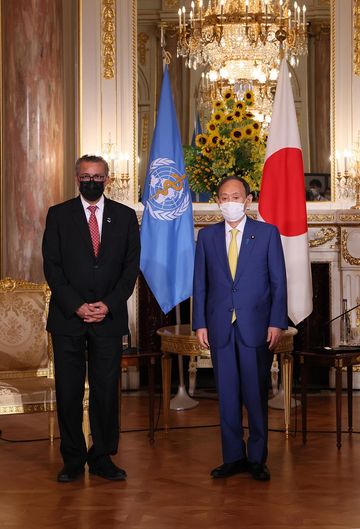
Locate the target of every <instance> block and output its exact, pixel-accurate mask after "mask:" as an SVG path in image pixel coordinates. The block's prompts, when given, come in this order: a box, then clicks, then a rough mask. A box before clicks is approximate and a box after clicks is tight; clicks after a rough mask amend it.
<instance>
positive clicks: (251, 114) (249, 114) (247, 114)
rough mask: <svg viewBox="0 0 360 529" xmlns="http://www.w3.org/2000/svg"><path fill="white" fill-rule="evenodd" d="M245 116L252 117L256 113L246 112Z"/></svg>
mask: <svg viewBox="0 0 360 529" xmlns="http://www.w3.org/2000/svg"><path fill="white" fill-rule="evenodd" d="M245 117H247V118H248V119H252V118H253V117H254V114H253V113H252V112H246V114H245Z"/></svg>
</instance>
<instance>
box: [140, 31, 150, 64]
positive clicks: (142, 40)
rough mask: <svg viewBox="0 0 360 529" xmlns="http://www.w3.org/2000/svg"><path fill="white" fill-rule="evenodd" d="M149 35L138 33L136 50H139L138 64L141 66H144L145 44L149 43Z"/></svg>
mask: <svg viewBox="0 0 360 529" xmlns="http://www.w3.org/2000/svg"><path fill="white" fill-rule="evenodd" d="M149 38H150V37H149V35H148V34H147V33H144V32H143V31H142V32H141V33H139V36H138V50H139V62H140V64H141V65H142V66H145V65H146V52H147V47H146V45H147V43H148V41H149Z"/></svg>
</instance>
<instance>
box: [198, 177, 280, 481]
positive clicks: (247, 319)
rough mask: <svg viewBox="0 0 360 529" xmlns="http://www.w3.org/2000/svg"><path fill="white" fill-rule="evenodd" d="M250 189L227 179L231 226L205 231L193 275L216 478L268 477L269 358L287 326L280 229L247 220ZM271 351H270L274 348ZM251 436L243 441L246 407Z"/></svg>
mask: <svg viewBox="0 0 360 529" xmlns="http://www.w3.org/2000/svg"><path fill="white" fill-rule="evenodd" d="M251 199H252V196H251V194H250V189H249V185H248V184H247V182H245V181H244V180H243V179H241V178H237V177H228V178H225V179H224V180H223V181H222V183H221V184H220V186H219V189H218V204H219V207H220V209H221V212H222V214H223V216H224V219H225V222H221V223H219V224H213V225H211V226H208V227H206V228H205V229H203V230H201V231H200V232H199V236H198V240H197V246H196V256H195V272H194V292H193V329H194V330H195V331H196V335H197V338H198V341H199V343H200V345H201V346H202V347H205V348H208V347H210V349H211V357H212V362H213V366H214V374H215V380H216V385H217V391H218V397H219V407H220V424H221V436H222V452H223V461H224V463H223V464H222V465H220V466H219V467H217V468H215V469H214V470H212V472H211V475H212V476H213V477H214V478H225V477H229V476H232V475H234V474H238V473H241V472H250V473H251V475H252V477H253V478H254V479H257V480H262V481H266V480H268V479H270V472H269V469H268V468H267V466H266V464H265V462H266V458H267V398H268V387H269V375H270V368H271V363H272V354H271V353H270V351H271V350H273V349H274V348H275V347H276V345H277V344H278V342H279V340H280V338H281V333H282V331H281V329H286V328H287V293H286V273H285V265H284V256H283V251H282V245H281V239H280V235H279V232H278V230H277V228H276V227H275V226H272V225H271V224H266V223H264V222H257V221H254V220H252V219H250V218H248V217H247V216H246V215H245V210H246V208H247V207H248V206H249V204H250V202H251ZM269 350H270V351H269ZM243 405H244V406H245V407H246V409H247V413H248V423H249V438H248V440H247V444H245V442H244V439H243V438H244V430H243V425H242V407H243Z"/></svg>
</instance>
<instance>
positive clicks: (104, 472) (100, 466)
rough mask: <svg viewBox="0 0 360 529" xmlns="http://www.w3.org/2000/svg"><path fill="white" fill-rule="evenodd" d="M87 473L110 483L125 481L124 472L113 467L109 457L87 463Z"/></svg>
mask: <svg viewBox="0 0 360 529" xmlns="http://www.w3.org/2000/svg"><path fill="white" fill-rule="evenodd" d="M89 473H90V474H93V475H95V476H100V477H101V478H104V479H109V480H111V481H124V480H125V479H126V472H125V470H123V469H122V468H119V467H117V466H116V465H114V463H113V462H112V461H111V459H110V457H109V458H108V459H100V460H97V461H95V462H94V463H89Z"/></svg>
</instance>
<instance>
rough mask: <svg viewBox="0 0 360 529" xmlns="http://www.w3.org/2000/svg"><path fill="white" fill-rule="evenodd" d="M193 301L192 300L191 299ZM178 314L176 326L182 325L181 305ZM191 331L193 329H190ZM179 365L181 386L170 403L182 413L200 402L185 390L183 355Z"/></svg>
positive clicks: (171, 407) (177, 307) (172, 408)
mask: <svg viewBox="0 0 360 529" xmlns="http://www.w3.org/2000/svg"><path fill="white" fill-rule="evenodd" d="M190 300H191V298H190ZM175 312H176V325H180V323H181V317H180V305H176V307H175ZM190 331H191V327H190ZM178 363H179V386H178V390H177V393H176V395H175V397H173V398H172V399H171V401H170V409H171V410H176V411H181V410H190V409H191V408H195V407H196V406H198V404H199V401H197V400H195V399H192V398H191V397H190V396H189V394H188V392H187V391H186V388H185V382H184V359H183V355H180V354H179V355H178Z"/></svg>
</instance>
